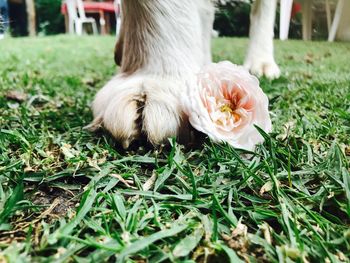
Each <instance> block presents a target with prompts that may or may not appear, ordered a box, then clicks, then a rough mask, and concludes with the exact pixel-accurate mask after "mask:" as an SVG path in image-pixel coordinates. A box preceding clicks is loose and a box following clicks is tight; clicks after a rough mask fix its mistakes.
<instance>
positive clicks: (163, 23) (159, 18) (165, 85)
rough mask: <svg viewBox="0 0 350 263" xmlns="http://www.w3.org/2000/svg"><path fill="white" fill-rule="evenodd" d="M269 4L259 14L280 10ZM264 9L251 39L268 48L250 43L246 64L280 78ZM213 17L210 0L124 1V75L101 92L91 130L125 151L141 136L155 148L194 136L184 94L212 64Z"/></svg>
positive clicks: (255, 70) (255, 20) (266, 3)
mask: <svg viewBox="0 0 350 263" xmlns="http://www.w3.org/2000/svg"><path fill="white" fill-rule="evenodd" d="M270 1H271V2H275V0H264V1H263V3H265V4H264V5H263V7H262V8H261V10H260V9H259V8H258V10H260V11H261V12H265V11H266V10H265V9H266V8H267V7H271V8H275V7H276V3H274V5H271V4H268V2H270ZM258 2H260V1H258ZM260 11H259V12H258V13H257V16H254V17H252V22H253V23H252V24H253V28H252V30H251V37H252V39H253V41H262V42H263V43H264V44H265V45H266V46H264V47H260V45H258V44H254V43H253V42H251V44H250V46H249V52H248V56H247V60H246V66H248V67H249V68H251V69H252V70H253V71H254V72H255V73H258V74H265V75H267V76H268V77H276V76H277V75H278V74H279V69H278V67H277V65H276V64H275V62H274V60H273V47H272V37H273V32H272V29H270V28H267V27H269V26H270V24H271V20H273V19H274V14H273V17H270V18H271V19H270V20H269V21H268V22H266V23H263V18H262V15H261V14H260ZM266 12H267V11H266ZM268 14H269V15H270V16H272V12H268ZM213 19H214V7H213V5H212V1H210V0H193V1H190V0H177V1H173V0H124V1H123V17H122V29H121V37H122V40H123V41H124V43H123V45H121V47H122V50H121V54H122V62H121V63H122V65H121V72H120V73H119V74H118V75H117V76H116V77H114V78H113V79H112V80H111V81H109V82H108V83H107V84H106V85H105V86H104V87H103V88H102V89H101V90H100V91H99V92H98V93H97V95H96V98H95V100H94V102H93V106H92V108H93V113H94V117H95V119H94V121H93V122H92V124H91V125H90V128H92V129H96V128H98V127H99V126H103V127H104V128H105V129H106V130H108V131H109V132H110V133H111V134H112V135H113V136H114V137H115V138H116V139H117V140H119V141H120V142H121V143H122V145H123V147H124V148H127V147H129V145H130V143H131V142H132V141H134V140H136V139H138V138H139V137H140V136H141V135H142V134H144V135H145V136H146V137H147V139H148V140H149V141H150V142H151V143H152V144H154V145H157V144H161V143H163V142H165V141H166V139H167V138H168V137H171V136H178V135H179V134H189V133H188V132H187V131H186V130H187V129H189V128H188V127H189V125H188V123H187V121H188V120H187V119H186V117H185V115H184V113H183V110H182V107H181V95H182V94H183V91H184V90H185V89H186V88H187V87H186V85H187V84H186V83H188V80H189V79H191V78H192V77H193V76H194V74H195V73H196V72H198V70H199V69H200V68H201V67H202V66H203V65H204V64H207V63H209V62H210V61H211V52H210V49H211V46H210V38H211V32H212V23H213ZM259 23H262V25H263V26H264V27H265V29H264V30H267V31H268V36H267V37H266V36H265V35H264V34H262V33H261V31H259V30H258V29H257V24H259ZM272 27H273V25H272ZM271 32H272V33H271ZM270 33H271V34H270ZM260 43H261V42H260ZM119 48H120V47H119Z"/></svg>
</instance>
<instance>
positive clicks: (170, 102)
mask: <svg viewBox="0 0 350 263" xmlns="http://www.w3.org/2000/svg"><path fill="white" fill-rule="evenodd" d="M182 85H183V84H182V83H181V82H177V81H174V80H169V79H161V78H155V77H148V76H137V75H136V76H135V75H134V76H130V77H123V75H119V76H117V77H115V78H114V79H112V80H111V81H110V82H109V83H107V85H106V86H104V87H103V88H102V89H101V90H100V91H99V92H98V93H97V95H96V97H95V100H94V102H93V105H92V108H93V113H94V121H93V122H92V123H91V124H90V125H89V127H90V129H92V130H94V129H96V128H98V127H103V128H105V129H106V130H107V131H109V132H110V133H111V134H112V135H113V137H115V138H116V139H117V140H118V141H120V142H121V144H122V146H123V147H124V148H128V147H129V145H130V144H131V143H132V142H133V141H134V140H137V139H139V138H140V136H141V135H145V136H146V137H147V139H148V141H149V142H151V143H152V144H153V145H159V144H161V143H164V142H166V140H167V138H168V137H173V136H178V135H179V134H180V132H181V133H183V131H181V129H182V127H185V126H186V125H183V124H184V123H185V122H186V121H187V119H186V118H185V117H184V115H183V112H182V110H181V103H180V99H181V96H180V94H181V91H182V90H183V88H184V87H183V86H182Z"/></svg>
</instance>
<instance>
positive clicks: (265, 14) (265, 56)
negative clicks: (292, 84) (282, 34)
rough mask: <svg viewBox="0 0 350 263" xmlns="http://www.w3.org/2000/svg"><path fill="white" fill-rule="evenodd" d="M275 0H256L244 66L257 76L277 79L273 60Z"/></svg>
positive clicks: (278, 72)
mask: <svg viewBox="0 0 350 263" xmlns="http://www.w3.org/2000/svg"><path fill="white" fill-rule="evenodd" d="M276 6H277V0H256V1H255V2H254V4H253V6H252V11H251V15H250V30H249V37H250V40H249V46H248V52H247V56H246V59H245V62H244V65H245V66H246V67H247V68H248V69H249V70H250V71H251V72H252V73H253V74H256V75H258V76H262V75H265V76H266V77H268V78H271V79H273V78H277V77H279V75H280V69H279V67H278V66H277V64H276V62H275V59H274V52H273V37H274V33H273V28H274V22H275V13H276Z"/></svg>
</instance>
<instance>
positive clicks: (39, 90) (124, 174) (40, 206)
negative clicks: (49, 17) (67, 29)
mask: <svg viewBox="0 0 350 263" xmlns="http://www.w3.org/2000/svg"><path fill="white" fill-rule="evenodd" d="M114 41H115V39H114V38H113V37H98V38H97V37H96V38H93V37H88V38H87V37H86V38H85V37H84V38H72V37H66V36H58V37H50V38H49V37H47V38H37V39H29V38H23V39H6V40H3V41H1V42H0V182H1V184H0V250H1V252H0V262H4V261H5V262H6V261H8V262H114V261H116V262H146V261H147V262H162V261H165V262H169V261H172V262H194V261H197V262H205V261H208V262H215V261H218V260H220V261H222V262H229V261H230V260H231V262H239V259H238V258H240V259H241V260H243V261H244V260H245V261H248V260H249V261H250V262H348V261H349V258H350V228H349V225H350V176H349V173H350V170H349V159H350V157H349V155H350V145H349V134H350V72H349V63H350V62H349V59H350V56H349V54H350V44H349V43H335V44H329V43H326V42H301V41H287V42H276V58H277V61H278V63H279V64H280V66H281V68H282V72H283V74H282V77H281V78H280V79H277V80H275V81H272V82H271V81H268V80H265V79H262V80H261V86H262V88H263V89H264V91H265V92H266V93H267V94H268V96H269V98H270V108H271V112H272V113H271V116H272V120H273V124H274V130H273V132H272V133H271V134H270V135H265V136H266V142H265V143H264V145H261V146H259V147H258V148H257V150H256V152H255V153H254V154H251V155H248V156H247V155H245V154H243V153H241V152H239V151H235V150H234V149H232V148H230V147H228V146H225V145H214V144H212V143H211V142H210V141H209V140H206V141H205V145H204V146H202V147H201V148H199V149H196V150H186V149H185V148H184V147H183V146H181V145H178V144H177V143H176V142H175V141H174V140H170V141H171V147H169V148H168V149H166V148H165V149H161V150H152V149H148V148H146V147H140V148H138V149H136V150H133V151H129V152H124V151H122V150H121V149H120V148H119V147H118V146H117V145H116V144H115V143H114V141H113V140H112V139H111V138H110V137H108V136H107V135H105V134H103V133H101V134H91V133H89V132H87V131H85V130H83V129H82V127H84V126H85V125H87V124H88V123H89V121H91V119H92V116H91V111H90V107H89V104H90V103H91V101H92V98H93V96H94V94H95V93H96V91H97V90H98V89H99V88H101V87H102V85H103V84H104V83H105V82H106V81H107V80H108V79H109V78H110V77H111V76H112V75H113V74H114V72H115V66H114V64H113V55H112V52H113V46H114ZM246 45H247V40H246V39H217V40H215V41H214V48H213V50H214V52H213V54H214V59H215V60H216V61H217V60H226V59H228V60H231V61H233V62H235V63H242V61H243V57H244V53H245V47H246ZM10 90H16V91H21V92H23V93H25V94H27V98H26V99H25V100H24V101H22V102H16V101H14V100H11V99H10V98H8V96H6V94H7V93H8V91H10ZM150 178H151V179H150ZM152 181H153V182H152ZM145 185H148V186H149V185H150V186H151V187H150V189H145V188H148V187H145ZM240 223H242V224H244V225H245V226H246V227H247V232H245V231H244V228H243V230H242V227H238V228H237V226H241V224H240Z"/></svg>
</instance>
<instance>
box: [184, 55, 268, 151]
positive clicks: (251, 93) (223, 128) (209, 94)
mask: <svg viewBox="0 0 350 263" xmlns="http://www.w3.org/2000/svg"><path fill="white" fill-rule="evenodd" d="M197 84H198V85H193V86H192V88H189V89H188V90H187V94H186V95H187V96H184V97H185V98H184V103H183V104H184V110H185V113H186V114H187V115H188V117H189V121H190V123H191V125H192V126H193V127H194V128H195V129H197V130H198V131H201V132H203V133H206V134H207V135H208V136H209V137H210V138H211V139H212V140H214V141H216V142H221V141H225V142H227V143H229V144H230V145H232V146H233V147H235V148H242V149H246V150H254V148H255V145H256V144H258V143H261V142H263V141H264V139H263V137H262V136H261V135H260V133H259V132H258V130H257V129H256V128H255V127H254V125H257V126H259V127H260V128H262V129H263V130H264V131H265V132H270V131H271V119H270V116H269V111H268V104H269V101H268V98H267V96H266V95H265V94H264V92H263V91H262V89H261V88H260V87H259V81H258V79H257V78H256V77H254V76H252V75H251V74H250V73H249V72H248V71H247V70H246V69H245V68H244V67H242V66H237V65H234V64H232V63H231V62H228V61H223V62H219V63H212V64H210V65H208V66H206V67H205V68H204V69H203V70H202V71H201V72H200V73H199V74H198V80H197Z"/></svg>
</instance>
